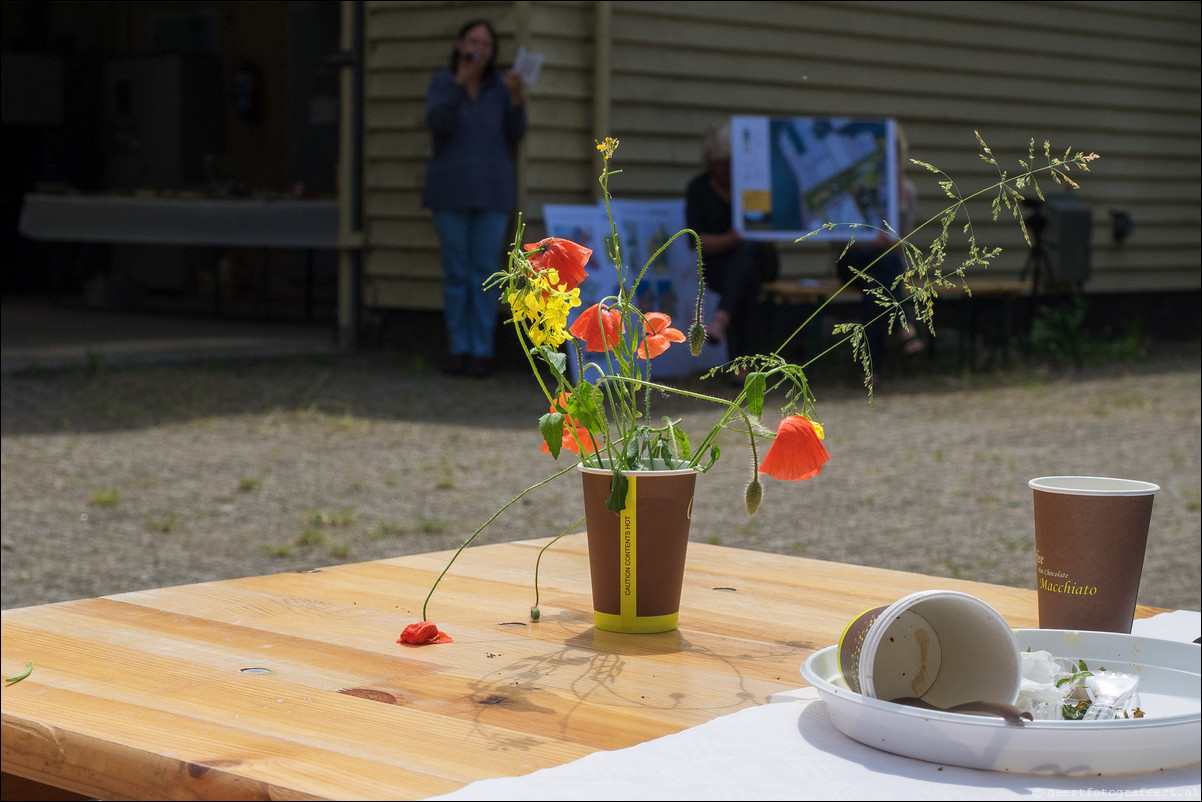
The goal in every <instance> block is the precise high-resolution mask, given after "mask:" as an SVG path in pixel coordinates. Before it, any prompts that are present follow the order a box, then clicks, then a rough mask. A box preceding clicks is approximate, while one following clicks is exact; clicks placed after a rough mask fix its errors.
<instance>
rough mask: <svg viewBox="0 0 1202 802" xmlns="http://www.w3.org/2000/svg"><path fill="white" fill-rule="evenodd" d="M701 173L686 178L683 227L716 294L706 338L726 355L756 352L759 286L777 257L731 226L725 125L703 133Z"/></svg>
mask: <svg viewBox="0 0 1202 802" xmlns="http://www.w3.org/2000/svg"><path fill="white" fill-rule="evenodd" d="M702 158H703V160H704V162H705V172H704V173H701V174H700V175H698V176H697V177H695V178H694V179H693V180H692V181H690V182H689V186H688V189H687V191H686V195H685V225H686V227H688V228H690V229H692V230H693V231H696V232H697V234H698V236H699V237H700V239H701V259H702V264H703V268H704V274H705V286H707V287H708V288H709V289H711V290H713V291H714V292H716V293H717V294H718V295H719V296H720V299H721V300H720V301H719V303H718V309H717V311H716V312H715V313H714V316H713V320H712V322H711V324H710V326H709V337H710V339H711V341H715V342H721V341H722V340H726V341H727V350H728V355H729V357H730V358H731V359H734V358H735V357H740V356H750V355H753V354H756V353H758V352H759V348H758V340H759V338H758V337H757V336H756V333H757V331H758V327H759V296H760V285H761V284H762V283H763V282H766V281H773V280H775V279H776V277H777V275H778V274H779V272H780V257H779V256H778V255H777V253H776V248H775V247H774V246H773V245H772V243H769V242H748V241H746V240H744V239H743V237H742V235H741V234H740V233H739V232H738V231H737V230H735V229H734V227H732V225H731V221H732V217H731V203H730V124H729V123H716V124H714V125H711V126H710V127H709V128H708V129H706V132H705V142H704V145H703V148H702Z"/></svg>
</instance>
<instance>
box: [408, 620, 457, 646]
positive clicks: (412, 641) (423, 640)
mask: <svg viewBox="0 0 1202 802" xmlns="http://www.w3.org/2000/svg"><path fill="white" fill-rule="evenodd" d="M396 642H397V643H404V644H406V645H407V646H424V645H425V644H427V643H454V641H452V640H451V636H450V635H448V634H447V633H445V632H441V631H439V629H438V627H436V626H435V625H434V622H433V621H419V622H417V623H416V624H410V625H409V626H407V627H405V631H404V632H402V633H401V637H399V638H397V641H396Z"/></svg>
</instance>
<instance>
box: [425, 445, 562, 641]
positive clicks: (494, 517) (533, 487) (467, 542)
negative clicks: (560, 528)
mask: <svg viewBox="0 0 1202 802" xmlns="http://www.w3.org/2000/svg"><path fill="white" fill-rule="evenodd" d="M575 467H576V466H575V465H569V466H568V467H566V468H564V469H563V470H562V471H559V472H558V473H554V474H551V475H550V476H548V477H547V478H546V479H543V480H542V481H541V482H539V483H537V484H533V485H531V486H530V487H528V488H526V489H525V490H523V491H522V492H521V493H518V494H517V495H516V496H514V497H513V498H512V499H511V500H510V501H509V503H507V504H506V505H505V506H504V507H502V508H501V509H499V510H497V511H496V512H494V513H493V514H492V517H491V518H489V519H488V520H487V521H485V522H484V524H483V525H482V526H481V527H480V528H479V529H477V530H476V531H475V532H472V536H471V537H469V538H468V539H467V540H465V541H463V545H461V546H460V547H459V548H458V549H457V550H456V551H455V554H454V555H453V556H452V557H451V559H450V561H449V562H448V563H447V567H446V568H444V569H442V573H441V574H439V575H438V579H435V580H434V584H433V585H432V586H431V587H430V592H429V593H427V594H426V600H425V601H424V602H422V620H423V621H429V620H430V618H429V616H427V615H426V607H427V606H428V605H429V604H430V597H431V596H433V595H434V591H435V590H436V589H437V588H438V583H439V582H442V578H443V577H444V576H446V575H447V571H450V570H451V566H452V565H454V564H455V560H457V559H459V555H460V554H462V553H463V550H464V549H466V548H467V547H468V546H470V545H471V544H472V541H473V540H475V539H476V536H477V535H479V534H480V533H481V532H483V531H484V530H485V529H487V528H488V526H489V525H490V524H491V523H492V522H493V521H495V520H497V518H498V517H499V516H500V515H501V513H503V512H505V510H507V509H509V508H510V507H512V506H513V505H514V504H517V503H518V501H520V500H521V498H522V497H523V496H525V495H526V494H527V493H529V492H530V491H531V490H536V489H537V488H540V487H542V486H543V485H545V484H548V483H550V482H551V481H553V480H555V479H558V478H559V477H561V476H563V475H564V474H565V473H567V472H568V471H570V470H573V469H574V468H575Z"/></svg>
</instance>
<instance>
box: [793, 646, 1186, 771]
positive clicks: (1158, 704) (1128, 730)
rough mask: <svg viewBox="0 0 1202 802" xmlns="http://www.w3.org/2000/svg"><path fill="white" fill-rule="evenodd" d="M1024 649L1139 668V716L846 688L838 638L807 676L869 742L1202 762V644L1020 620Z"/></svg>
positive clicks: (1086, 762)
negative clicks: (985, 707)
mask: <svg viewBox="0 0 1202 802" xmlns="http://www.w3.org/2000/svg"><path fill="white" fill-rule="evenodd" d="M1014 634H1015V637H1016V638H1017V639H1018V645H1019V648H1020V649H1024V650H1025V649H1030V650H1032V651H1040V650H1043V651H1048V652H1051V653H1052V654H1053V655H1054V656H1056V657H1069V658H1072V659H1073V660H1078V659H1080V660H1084V661H1085V662H1086V664H1087V665H1088V666H1089V667H1090V668H1094V667H1096V668H1103V667H1105V668H1109V669H1111V670H1115V671H1133V672H1137V673H1138V674H1139V676H1140V687H1139V696H1140V708H1141V709H1142V710H1143V711H1144V712H1145V716H1144V717H1143V718H1140V719H1120V720H1114V721H1094V722H1086V721H1029V722H1026V723H1025V724H1023V726H1021V727H1015V726H1012V725H1009V724H1006V723H1005V722H1004V721H1002V720H1001V719H1000V718H995V717H985V716H974V715H967V714H964V713H939V712H932V711H930V710H920V709H918V708H913V707H906V706H904V705H898V704H894V703H892V702H884V701H881V700H879V699H871V698H869V697H866V696H861V695H860V694H858V693H853V692H852V691H850V690H848V688H847V685H846V684H845V683H844V682H843V678H842V677H841V676H840V675H839V657H838V646H828V647H827V648H825V649H822V650H821V651H818V652H815V653H814V654H812V655H810V657H809V659H807V660H806V661H805V663H803V664H802V666H801V676H802V678H803V679H805V681H806V682H808V683H809V684H810V685H811V686H813V687H814V689H815V690H817V691H818V695H819V697H820V698H821V699H822V700H823V701H824V702H825V703H826V707H827V712H828V713H829V714H830V717H831V721H832V722H833V723H834V725H835V726H836V727H837V728H838V729H839V730H840V731H841V732H842V733H843V734H844V735H847V736H848V737H850V738H854V739H855V740H857V741H859V742H860V743H862V744H866V745H868V746H872V747H876V748H877V749H883V750H884V751H886V752H893V753H894V754H898V755H904V756H906V757H912V758H918V759H919V760H927V761H930V762H932V763H943V764H945V765H953V766H964V767H967V768H972V769H987V770H990V771H1010V772H1018V773H1023V774H1063V775H1081V774H1122V773H1127V772H1140V771H1157V770H1159V769H1168V768H1175V767H1177V766H1185V765H1188V764H1191V763H1197V762H1198V761H1199V759H1200V756H1199V752H1200V751H1202V726H1200V724H1202V698H1200V695H1202V692H1200V690H1199V689H1200V687H1202V676H1200V675H1202V649H1200V648H1199V646H1198V645H1197V644H1193V643H1178V642H1176V641H1168V640H1159V639H1156V638H1141V637H1138V636H1135V635H1122V634H1116V633H1111V632H1073V631H1066V630H1058V629H1019V630H1015V632H1014Z"/></svg>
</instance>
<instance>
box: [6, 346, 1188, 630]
mask: <svg viewBox="0 0 1202 802" xmlns="http://www.w3.org/2000/svg"><path fill="white" fill-rule="evenodd" d="M428 364H429V360H428V358H425V359H424V358H423V357H421V356H414V355H411V354H410V355H405V354H399V353H382V352H377V353H368V354H360V355H356V356H352V357H342V358H324V359H318V358H294V359H284V360H268V361H258V362H209V363H204V364H192V365H182V366H173V367H130V368H109V367H98V366H96V365H92V366H90V369H73V370H61V371H33V372H24V373H18V374H10V375H6V376H5V377H4V380H3V385H2V388H3V393H2V395H3V418H2V420H3V426H2V432H3V439H2V457H3V461H2V471H0V481H2V491H3V493H2V496H3V506H2V509H3V524H2V528H3V532H2V535H3V543H2V545H3V563H2V565H3V607H4V608H9V607H18V606H25V605H31V604H41V603H46V602H54V601H60V600H66V599H72V598H80V597H90V596H97V595H108V594H113V593H119V592H124V591H131V590H136V589H142V588H148V587H157V586H162V585H174V584H181V583H190V582H198V581H204V580H214V579H223V578H231V577H238V576H246V575H257V574H264V573H276V572H282V571H293V570H303V569H307V568H312V567H317V566H322V565H329V564H332V563H338V562H345V561H360V560H372V559H378V558H383V557H390V556H396V555H400V554H407V553H413V552H423V551H430V550H438V549H447V548H453V547H455V546H458V545H459V543H460V542H462V540H463V539H464V537H465V536H467V535H469V534H470V533H471V532H472V531H473V530H474V529H475V528H476V527H478V526H480V525H481V524H482V523H484V522H485V521H486V520H487V519H488V518H489V516H490V515H492V513H493V512H494V511H495V510H496V509H497V508H498V507H500V506H501V505H502V504H504V503H506V502H508V501H509V500H510V499H512V498H513V497H514V496H516V495H517V494H518V493H519V492H521V491H522V490H523V489H524V488H526V487H527V486H529V485H531V484H533V483H534V482H535V481H537V480H539V479H541V478H544V477H545V476H547V475H549V474H550V473H551V472H553V470H554V469H555V463H554V462H553V461H552V460H551V458H550V457H548V456H544V455H542V454H540V453H539V451H538V446H537V443H538V435H537V430H536V427H535V422H536V420H537V417H538V415H539V414H541V412H542V410H543V408H544V406H545V405H544V403H543V402H542V401H541V398H540V396H539V394H538V391H537V389H536V387H535V386H534V383H533V382H532V381H531V380H530V378H529V376H528V375H527V374H525V373H523V372H522V371H521V370H520V368H519V367H513V368H511V369H504V370H502V371H501V372H500V373H499V374H498V375H496V376H494V377H492V378H491V379H488V380H485V381H477V380H471V379H460V378H447V377H444V376H442V375H439V374H438V373H436V372H435V371H433V370H432V369H430V368H429V367H428ZM924 364H925V363H924ZM1200 364H1202V359H1200V349H1199V344H1198V343H1197V342H1191V343H1184V344H1182V343H1178V344H1172V345H1171V346H1170V345H1162V346H1160V347H1156V348H1153V349H1152V352H1151V355H1150V356H1149V357H1148V358H1146V359H1144V360H1142V361H1140V362H1137V363H1134V364H1126V363H1110V364H1105V365H1099V366H1092V367H1088V368H1085V369H1075V368H1071V367H1063V366H1061V367H1050V366H1048V365H1046V364H1041V365H1032V364H1027V363H1024V364H1022V365H1019V366H1016V367H1013V368H1011V369H1009V370H1006V371H1000V372H995V371H989V372H984V373H982V372H977V373H972V374H963V373H961V372H959V371H957V370H955V369H949V368H947V367H946V366H944V367H940V366H939V365H938V364H937V363H936V364H934V365H933V366H931V367H929V368H928V367H923V368H909V369H907V370H899V371H897V375H894V376H890V377H888V378H887V380H886V381H885V383H884V384H883V385H882V386H881V388H880V389H879V391H878V393H877V395H876V399H875V403H874V404H872V405H869V404H868V403H867V400H866V397H865V394H864V392H863V391H862V388H858V387H857V386H856V382H855V380H854V378H853V377H852V376H851V375H849V374H846V373H843V372H840V371H838V370H833V371H831V372H830V373H829V374H828V375H822V374H815V376H814V377H812V378H814V379H815V386H816V387H817V389H818V400H819V404H820V407H819V410H820V414H821V416H822V419H823V423H824V425H825V427H826V431H827V446H828V449H829V450H830V452H831V454H832V457H833V459H832V460H831V462H830V463H829V464H828V466H827V468H826V469H825V470H824V471H823V473H822V474H821V476H819V477H818V478H816V479H814V480H811V481H809V482H804V483H799V484H791V483H778V482H774V481H772V480H766V482H765V499H764V503H763V506H762V507H761V509H760V512H759V514H758V515H757V516H756V517H754V518H748V516H747V514H746V511H745V509H744V506H743V500H742V497H743V487H744V485H745V484H746V481H747V475H746V474H747V471H748V470H749V465H748V460H747V459H746V458H745V457H743V456H740V454H741V451H740V446H739V442H738V440H736V439H735V438H733V437H731V438H728V439H727V441H726V442H725V443H724V451H725V454H726V456H725V457H724V459H723V460H722V462H720V463H719V465H718V466H717V468H715V469H714V470H713V471H711V472H710V473H708V474H706V475H705V476H703V477H701V478H700V480H699V484H698V490H699V492H698V496H697V500H696V503H695V507H694V511H695V515H694V518H693V532H692V538H693V539H694V540H696V541H706V542H713V543H721V544H724V545H729V546H738V547H743V548H750V549H756V550H761V551H770V552H779V553H784V554H795V555H803V556H806V557H813V558H818V559H825V560H838V561H844V562H852V563H861V564H868V565H877V566H884V567H889V568H897V569H903V570H909V571H918V572H922V573H927V574H932V575H935V576H954V577H959V578H965V579H976V580H983V581H989V582H997V583H1001V584H1007V585H1015V586H1023V587H1029V586H1031V585H1032V584H1033V582H1034V573H1035V572H1034V562H1033V561H1034V554H1033V545H1034V536H1033V524H1032V509H1031V507H1032V502H1031V492H1030V490H1029V489H1028V488H1027V480H1028V479H1030V478H1032V477H1034V476H1041V475H1047V474H1059V473H1065V474H1091V475H1115V476H1124V477H1128V478H1135V479H1145V480H1149V481H1153V482H1156V483H1158V484H1159V485H1160V486H1161V487H1162V492H1161V493H1160V494H1159V495H1158V497H1157V499H1156V502H1155V508H1154V510H1153V514H1152V531H1151V534H1150V537H1149V543H1148V548H1147V557H1146V561H1145V565H1144V575H1143V581H1142V585H1141V590H1140V601H1141V602H1142V603H1145V604H1152V605H1157V606H1163V607H1170V608H1183V609H1192V610H1198V609H1200V607H1199V603H1200V591H1199V515H1200V513H1199V508H1200V497H1199V492H1200V486H1202V481H1200V475H1202V470H1200V465H1199V452H1200V433H1199V426H1200V423H1199V419H1200V393H1199V381H1200V370H1199V367H1200ZM712 384H713V382H709V383H707V384H706V385H704V386H705V387H709V385H712ZM710 391H712V392H715V393H726V392H729V391H728V390H726V389H725V388H724V387H719V388H718V389H717V390H710ZM711 409H712V408H702V409H700V410H699V409H698V408H697V407H694V406H691V405H690V404H687V403H682V402H678V401H673V400H670V399H669V400H665V401H664V402H663V403H662V404H661V405H660V407H659V408H658V411H659V412H662V413H663V414H673V415H681V416H683V417H684V418H685V421H686V426H688V425H689V423H690V422H695V423H696V424H698V425H695V426H693V430H694V431H696V430H698V429H700V428H702V427H701V426H700V424H706V423H709V422H711V421H712V420H713V416H712V412H711V411H710V410H711ZM580 510H581V505H580V502H579V482H578V480H576V479H575V478H574V477H573V476H570V475H569V476H568V477H564V478H562V479H559V480H557V481H556V482H554V483H552V484H551V485H549V486H547V487H545V488H542V489H540V490H538V491H536V492H535V493H533V494H531V495H530V496H527V497H526V498H525V499H523V500H522V501H520V502H518V503H517V504H515V505H514V506H513V507H512V508H511V509H509V510H508V511H507V512H506V513H505V514H503V515H502V516H501V517H500V518H499V519H498V520H497V521H496V523H495V524H493V525H492V526H490V527H489V528H488V529H486V530H485V531H484V533H483V534H481V535H480V537H479V539H478V541H477V542H479V543H489V542H496V541H502V540H511V539H524V538H532V537H543V536H549V535H554V534H557V533H559V532H561V531H563V530H564V529H567V528H570V527H573V525H574V524H575V522H576V521H577V519H578V518H579V516H580V515H581V512H580Z"/></svg>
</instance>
